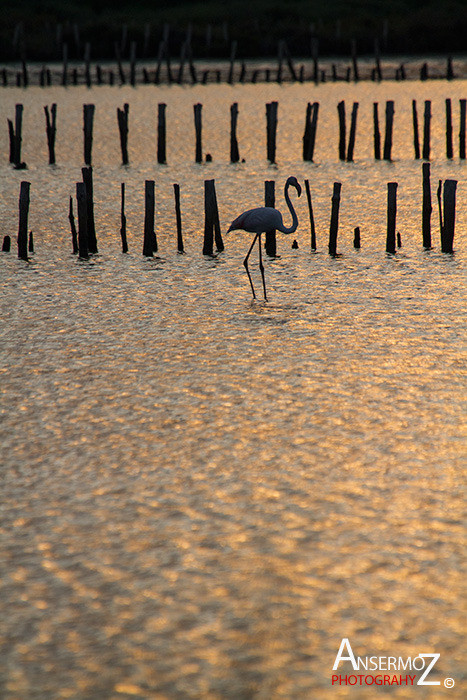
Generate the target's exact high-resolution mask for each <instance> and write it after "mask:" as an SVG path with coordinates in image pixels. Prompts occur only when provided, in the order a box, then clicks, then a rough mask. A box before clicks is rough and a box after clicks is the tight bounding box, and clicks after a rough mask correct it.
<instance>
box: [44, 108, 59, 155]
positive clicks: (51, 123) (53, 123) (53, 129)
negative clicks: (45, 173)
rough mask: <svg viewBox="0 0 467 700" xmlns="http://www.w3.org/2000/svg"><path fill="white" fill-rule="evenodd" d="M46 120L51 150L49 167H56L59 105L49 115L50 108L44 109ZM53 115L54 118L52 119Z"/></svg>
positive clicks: (48, 143)
mask: <svg viewBox="0 0 467 700" xmlns="http://www.w3.org/2000/svg"><path fill="white" fill-rule="evenodd" d="M44 111H45V119H46V133H47V146H48V149H49V165H55V135H56V133H57V105H56V104H55V102H54V104H53V105H52V107H51V112H50V113H49V108H48V106H45V107H44ZM51 115H52V118H51Z"/></svg>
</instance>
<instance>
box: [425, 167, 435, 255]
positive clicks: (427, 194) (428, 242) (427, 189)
mask: <svg viewBox="0 0 467 700" xmlns="http://www.w3.org/2000/svg"><path fill="white" fill-rule="evenodd" d="M422 171H423V183H422V184H423V203H422V236H423V247H424V248H427V249H429V248H431V212H432V211H433V208H432V206H431V183H430V163H423V165H422Z"/></svg>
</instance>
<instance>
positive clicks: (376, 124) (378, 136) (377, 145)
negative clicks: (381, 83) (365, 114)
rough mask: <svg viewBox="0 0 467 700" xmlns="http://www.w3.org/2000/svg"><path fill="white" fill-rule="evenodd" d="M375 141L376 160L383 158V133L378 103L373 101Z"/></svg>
mask: <svg viewBox="0 0 467 700" xmlns="http://www.w3.org/2000/svg"><path fill="white" fill-rule="evenodd" d="M373 142H374V150H375V160H381V134H380V131H379V116H378V103H377V102H373Z"/></svg>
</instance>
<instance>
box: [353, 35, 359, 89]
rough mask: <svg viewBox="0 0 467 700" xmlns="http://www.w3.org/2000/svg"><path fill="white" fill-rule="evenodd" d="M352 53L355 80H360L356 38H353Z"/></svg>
mask: <svg viewBox="0 0 467 700" xmlns="http://www.w3.org/2000/svg"><path fill="white" fill-rule="evenodd" d="M351 53H352V65H353V79H354V80H355V82H357V81H358V80H359V74H358V63H357V42H356V40H355V39H352V43H351Z"/></svg>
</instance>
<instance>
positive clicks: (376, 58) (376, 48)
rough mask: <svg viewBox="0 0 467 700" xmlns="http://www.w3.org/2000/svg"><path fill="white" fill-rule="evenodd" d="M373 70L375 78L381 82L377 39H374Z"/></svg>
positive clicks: (379, 53)
mask: <svg viewBox="0 0 467 700" xmlns="http://www.w3.org/2000/svg"><path fill="white" fill-rule="evenodd" d="M375 71H376V79H377V80H378V82H381V81H382V79H383V74H382V72H381V52H380V50H379V41H378V39H375Z"/></svg>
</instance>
